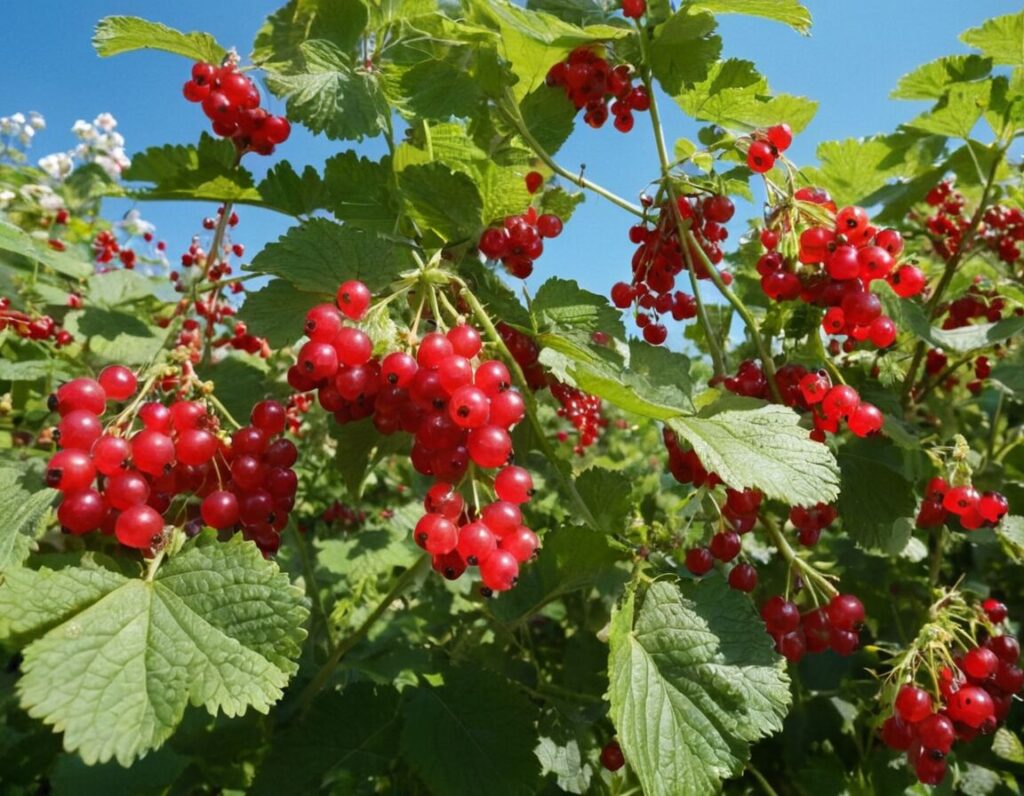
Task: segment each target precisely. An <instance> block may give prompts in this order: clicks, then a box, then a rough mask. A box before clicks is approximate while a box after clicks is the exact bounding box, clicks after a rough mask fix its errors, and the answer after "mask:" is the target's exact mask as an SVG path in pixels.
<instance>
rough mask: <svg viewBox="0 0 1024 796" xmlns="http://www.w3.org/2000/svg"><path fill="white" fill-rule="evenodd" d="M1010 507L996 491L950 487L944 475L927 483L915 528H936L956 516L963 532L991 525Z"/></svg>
mask: <svg viewBox="0 0 1024 796" xmlns="http://www.w3.org/2000/svg"><path fill="white" fill-rule="evenodd" d="M1009 510H1010V502H1009V501H1008V500H1007V499H1006V496H1005V495H1002V494H1001V493H999V492H979V491H978V490H977V489H975V488H974V487H973V486H971V485H970V484H960V485H958V486H950V484H949V482H948V481H946V479H945V478H938V477H937V478H933V479H932V480H931V481H929V482H928V488H927V489H926V490H925V496H924V500H923V501H922V502H921V508H920V509H919V510H918V512H917V527H918V528H939V527H941V526H943V525H945V524H946V523H947V522H948V521H949V520H950V519H951V517H955V518H956V520H957V522H958V523H959V525H960V527H961V528H963V529H964V530H965V531H976V530H978V529H979V528H994V527H995V526H996V525H998V524H999V523H1000V522H1002V519H1003V517H1005V516H1006V514H1007V512H1009Z"/></svg>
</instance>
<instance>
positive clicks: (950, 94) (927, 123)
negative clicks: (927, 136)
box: [907, 81, 992, 139]
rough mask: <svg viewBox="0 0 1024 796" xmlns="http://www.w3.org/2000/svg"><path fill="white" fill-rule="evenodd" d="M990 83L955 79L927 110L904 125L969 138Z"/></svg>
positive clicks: (986, 102) (986, 101)
mask: <svg viewBox="0 0 1024 796" xmlns="http://www.w3.org/2000/svg"><path fill="white" fill-rule="evenodd" d="M991 90H992V87H991V84H990V81H985V82H982V83H955V84H954V85H952V86H950V88H949V91H947V92H946V94H944V95H943V97H942V99H940V100H939V102H938V103H937V104H936V105H935V107H934V108H932V109H931V110H930V111H927V112H925V113H922V114H921V115H920V116H918V117H917V118H916V119H913V120H912V121H911V122H909V123H908V125H907V126H908V127H911V128H914V129H916V130H923V131H924V132H926V133H934V134H936V135H946V136H950V137H952V138H964V139H967V138H970V136H971V130H973V129H974V126H975V125H976V124H977V123H978V120H979V119H981V115H982V114H983V113H984V112H985V109H986V108H987V107H988V98H989V94H990V93H991Z"/></svg>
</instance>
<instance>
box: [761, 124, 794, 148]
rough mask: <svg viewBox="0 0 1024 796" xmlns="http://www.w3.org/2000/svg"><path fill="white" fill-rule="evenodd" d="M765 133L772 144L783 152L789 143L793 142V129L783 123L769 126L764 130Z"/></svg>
mask: <svg viewBox="0 0 1024 796" xmlns="http://www.w3.org/2000/svg"><path fill="white" fill-rule="evenodd" d="M765 135H767V136H768V140H769V141H770V142H771V144H772V146H773V147H775V148H776V149H777V150H778V151H779V152H785V151H786V150H787V149H789V145H790V144H792V143H793V131H792V130H790V128H789V125H788V124H785V123H782V124H777V125H775V126H774V127H769V128H768V129H767V130H765Z"/></svg>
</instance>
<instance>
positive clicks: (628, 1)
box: [602, 0, 647, 771]
mask: <svg viewBox="0 0 1024 796" xmlns="http://www.w3.org/2000/svg"><path fill="white" fill-rule="evenodd" d="M646 11H647V0H622V16H624V17H626V18H627V19H640V17H642V16H643V15H644V14H645V13H646ZM616 746H618V744H616ZM606 748H607V747H606ZM603 754H604V753H603V752H602V755H603ZM620 754H621V753H620ZM602 762H604V761H603V759H602ZM620 765H621V764H620ZM605 768H607V769H608V770H609V771H615V769H614V768H611V767H609V766H605Z"/></svg>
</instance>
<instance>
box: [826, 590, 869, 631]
mask: <svg viewBox="0 0 1024 796" xmlns="http://www.w3.org/2000/svg"><path fill="white" fill-rule="evenodd" d="M826 611H827V613H828V619H829V622H831V623H832V626H833V627H836V628H838V629H839V630H853V629H854V628H855V627H857V626H858V625H860V624H861V623H863V621H864V605H863V603H861V601H860V600H858V599H857V598H856V597H855V596H854V595H852V594H837V595H836V596H835V597H833V598H832V599H831V600H830V601H829V604H828V607H827V608H826Z"/></svg>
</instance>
